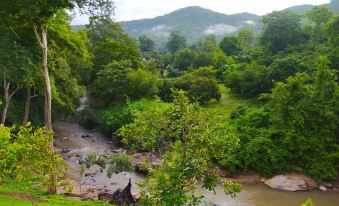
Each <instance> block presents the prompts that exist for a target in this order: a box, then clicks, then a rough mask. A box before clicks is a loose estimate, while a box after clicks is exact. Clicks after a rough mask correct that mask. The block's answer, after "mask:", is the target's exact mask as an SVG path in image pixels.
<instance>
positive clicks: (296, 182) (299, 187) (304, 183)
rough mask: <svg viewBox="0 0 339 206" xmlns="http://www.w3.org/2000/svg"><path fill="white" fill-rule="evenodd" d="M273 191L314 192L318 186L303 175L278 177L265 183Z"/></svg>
mask: <svg viewBox="0 0 339 206" xmlns="http://www.w3.org/2000/svg"><path fill="white" fill-rule="evenodd" d="M265 184H266V185H268V186H270V187H271V188H273V189H278V190H286V191H305V190H312V189H314V188H316V187H317V184H316V183H315V181H314V180H312V179H311V178H309V177H307V176H305V175H301V174H288V175H277V176H274V177H273V178H271V179H268V180H266V181H265Z"/></svg>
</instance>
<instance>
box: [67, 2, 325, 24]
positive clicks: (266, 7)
mask: <svg viewBox="0 0 339 206" xmlns="http://www.w3.org/2000/svg"><path fill="white" fill-rule="evenodd" d="M113 1H114V5H115V7H116V9H115V16H114V19H115V20H116V21H129V20H136V19H144V18H153V17H156V16H162V15H165V14H168V13H170V12H172V11H174V10H177V9H180V8H184V7H187V6H200V7H203V8H207V9H210V10H213V11H217V12H220V13H224V14H234V13H241V12H249V13H252V14H257V15H264V14H267V13H270V12H272V11H274V10H282V9H285V8H287V7H290V6H295V5H300V4H313V5H319V4H325V3H329V2H330V0H113ZM86 23H88V18H87V16H85V15H82V16H79V15H76V16H75V18H74V19H73V21H72V24H73V25H77V24H86Z"/></svg>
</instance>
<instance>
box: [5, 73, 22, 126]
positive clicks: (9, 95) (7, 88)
mask: <svg viewBox="0 0 339 206" xmlns="http://www.w3.org/2000/svg"><path fill="white" fill-rule="evenodd" d="M9 86H10V82H7V81H6V79H4V93H5V105H4V108H3V110H2V116H1V123H0V124H2V125H4V124H5V123H6V118H7V112H8V107H9V103H10V102H11V100H12V97H13V95H14V94H15V93H16V92H17V91H18V90H19V87H17V88H16V89H15V90H14V91H13V92H12V93H9Z"/></svg>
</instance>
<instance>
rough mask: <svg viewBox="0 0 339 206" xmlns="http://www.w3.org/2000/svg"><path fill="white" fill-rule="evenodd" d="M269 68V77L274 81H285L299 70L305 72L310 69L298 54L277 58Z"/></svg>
mask: <svg viewBox="0 0 339 206" xmlns="http://www.w3.org/2000/svg"><path fill="white" fill-rule="evenodd" d="M268 70H269V72H268V78H269V80H270V81H272V83H274V82H278V81H285V80H286V79H287V78H288V77H290V76H293V75H294V74H296V73H297V72H305V71H307V70H308V66H307V65H306V64H305V63H304V61H303V60H302V59H300V58H299V57H298V56H294V55H290V56H287V57H284V58H276V59H275V60H274V62H273V63H272V64H271V65H270V66H269V69H268Z"/></svg>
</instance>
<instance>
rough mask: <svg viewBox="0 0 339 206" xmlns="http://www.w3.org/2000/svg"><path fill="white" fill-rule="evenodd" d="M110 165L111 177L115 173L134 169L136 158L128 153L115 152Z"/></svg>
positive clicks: (109, 172) (108, 171)
mask: <svg viewBox="0 0 339 206" xmlns="http://www.w3.org/2000/svg"><path fill="white" fill-rule="evenodd" d="M109 163H110V165H109V166H108V170H107V175H108V177H111V176H112V174H113V173H115V174H118V173H119V172H122V171H124V172H131V171H134V159H133V157H131V156H129V155H127V154H113V155H112V157H111V159H110V161H109Z"/></svg>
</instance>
